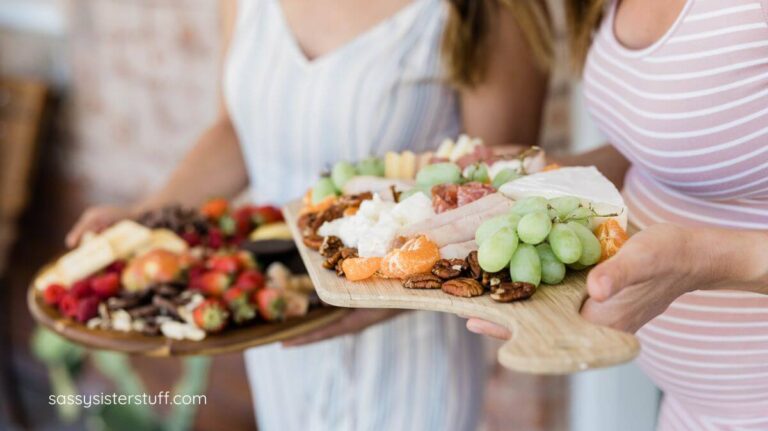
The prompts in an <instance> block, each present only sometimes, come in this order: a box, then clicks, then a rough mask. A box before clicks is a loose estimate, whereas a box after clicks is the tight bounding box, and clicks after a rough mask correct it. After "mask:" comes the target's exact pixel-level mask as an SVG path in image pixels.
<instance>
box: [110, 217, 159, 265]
mask: <svg viewBox="0 0 768 431" xmlns="http://www.w3.org/2000/svg"><path fill="white" fill-rule="evenodd" d="M99 236H100V237H102V238H104V239H106V240H107V242H109V245H110V246H111V247H112V250H113V251H114V254H115V257H116V258H117V259H125V258H128V257H130V256H131V255H132V254H133V253H135V252H136V251H137V250H139V249H140V248H142V247H144V246H146V245H147V244H149V243H150V241H152V230H151V229H149V228H148V227H145V226H142V225H140V224H138V223H136V222H135V221H132V220H122V221H120V222H118V223H116V224H115V225H114V226H112V227H110V228H109V229H106V230H104V232H102V233H101V235H99Z"/></svg>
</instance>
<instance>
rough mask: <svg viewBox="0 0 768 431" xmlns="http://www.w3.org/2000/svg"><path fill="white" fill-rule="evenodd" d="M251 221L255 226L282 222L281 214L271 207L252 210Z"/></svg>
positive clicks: (263, 206) (259, 207) (265, 206)
mask: <svg viewBox="0 0 768 431" xmlns="http://www.w3.org/2000/svg"><path fill="white" fill-rule="evenodd" d="M253 219H254V221H255V222H256V224H259V225H261V224H266V223H274V222H278V221H283V213H282V211H280V208H277V207H274V206H272V205H262V206H258V207H256V208H254V209H253Z"/></svg>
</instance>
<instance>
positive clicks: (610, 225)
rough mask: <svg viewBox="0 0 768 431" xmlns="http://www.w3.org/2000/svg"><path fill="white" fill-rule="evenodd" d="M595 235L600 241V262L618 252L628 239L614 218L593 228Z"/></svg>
mask: <svg viewBox="0 0 768 431" xmlns="http://www.w3.org/2000/svg"><path fill="white" fill-rule="evenodd" d="M595 236H597V239H598V240H599V241H600V262H602V261H604V260H605V259H608V258H609V257H611V256H613V255H615V254H616V253H618V252H619V249H620V248H621V246H623V245H624V243H625V242H627V240H628V239H629V235H627V231H625V230H624V229H622V227H621V225H620V224H619V222H617V221H616V219H610V220H607V221H605V222H603V224H601V225H600V226H598V227H597V229H595Z"/></svg>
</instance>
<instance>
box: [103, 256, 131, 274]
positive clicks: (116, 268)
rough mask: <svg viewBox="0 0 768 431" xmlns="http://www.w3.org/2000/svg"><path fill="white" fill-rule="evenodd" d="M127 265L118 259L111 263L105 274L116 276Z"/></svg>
mask: <svg viewBox="0 0 768 431" xmlns="http://www.w3.org/2000/svg"><path fill="white" fill-rule="evenodd" d="M126 265H127V263H126V262H125V261H124V260H122V259H120V260H116V261H114V262H112V263H111V264H110V265H109V266H108V267H107V268H106V269H105V271H106V272H114V273H116V274H122V272H123V270H124V269H125V266H126Z"/></svg>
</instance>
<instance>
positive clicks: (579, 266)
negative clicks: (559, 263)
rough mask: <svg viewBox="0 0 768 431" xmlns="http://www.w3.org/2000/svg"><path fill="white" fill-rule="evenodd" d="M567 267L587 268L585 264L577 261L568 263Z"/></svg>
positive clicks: (575, 269) (579, 269)
mask: <svg viewBox="0 0 768 431" xmlns="http://www.w3.org/2000/svg"><path fill="white" fill-rule="evenodd" d="M568 268H570V269H572V270H574V271H581V270H582V269H587V268H588V266H587V265H582V264H580V263H579V262H574V263H569V264H568Z"/></svg>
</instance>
